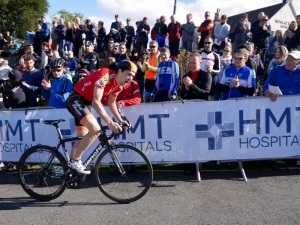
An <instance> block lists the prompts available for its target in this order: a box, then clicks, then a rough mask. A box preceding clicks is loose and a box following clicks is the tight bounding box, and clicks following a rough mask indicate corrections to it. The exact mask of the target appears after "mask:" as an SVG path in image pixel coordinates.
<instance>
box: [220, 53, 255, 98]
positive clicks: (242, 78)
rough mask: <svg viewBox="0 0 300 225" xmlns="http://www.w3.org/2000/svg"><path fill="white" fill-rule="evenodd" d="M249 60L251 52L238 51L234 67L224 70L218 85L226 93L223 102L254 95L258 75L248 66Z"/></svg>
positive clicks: (235, 54)
mask: <svg viewBox="0 0 300 225" xmlns="http://www.w3.org/2000/svg"><path fill="white" fill-rule="evenodd" d="M248 58H249V52H248V51H247V50H246V49H238V50H237V51H236V52H235V53H234V65H232V66H228V67H226V68H225V69H224V71H223V74H222V77H221V80H220V82H219V84H218V87H219V89H220V91H222V92H224V94H223V100H226V99H229V98H238V97H246V96H252V95H253V94H254V92H255V85H256V74H255V71H254V70H253V69H250V68H249V67H247V66H246V61H247V60H248Z"/></svg>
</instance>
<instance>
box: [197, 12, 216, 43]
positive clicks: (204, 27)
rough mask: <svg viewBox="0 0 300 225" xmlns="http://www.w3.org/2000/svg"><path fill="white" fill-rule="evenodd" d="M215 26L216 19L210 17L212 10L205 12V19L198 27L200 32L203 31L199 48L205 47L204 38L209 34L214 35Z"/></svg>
mask: <svg viewBox="0 0 300 225" xmlns="http://www.w3.org/2000/svg"><path fill="white" fill-rule="evenodd" d="M213 28H214V21H212V20H211V19H210V12H208V11H207V12H205V20H204V22H203V23H201V25H200V27H199V28H198V32H201V40H200V44H199V49H201V48H203V47H204V39H205V37H207V36H210V37H212V30H213Z"/></svg>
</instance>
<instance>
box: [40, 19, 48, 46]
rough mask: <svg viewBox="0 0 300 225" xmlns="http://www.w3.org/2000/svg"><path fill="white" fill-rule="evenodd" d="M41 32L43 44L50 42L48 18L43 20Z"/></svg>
mask: <svg viewBox="0 0 300 225" xmlns="http://www.w3.org/2000/svg"><path fill="white" fill-rule="evenodd" d="M41 23H42V26H41V30H40V39H41V43H42V42H49V39H50V25H49V24H48V23H47V22H46V18H45V17H42V18H41Z"/></svg>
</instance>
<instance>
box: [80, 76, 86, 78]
mask: <svg viewBox="0 0 300 225" xmlns="http://www.w3.org/2000/svg"><path fill="white" fill-rule="evenodd" d="M78 77H79V78H85V77H86V76H78Z"/></svg>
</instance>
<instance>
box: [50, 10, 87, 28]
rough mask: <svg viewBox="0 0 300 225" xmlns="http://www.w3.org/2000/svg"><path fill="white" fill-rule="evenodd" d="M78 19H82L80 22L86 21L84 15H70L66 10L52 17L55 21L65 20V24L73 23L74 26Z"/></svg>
mask: <svg viewBox="0 0 300 225" xmlns="http://www.w3.org/2000/svg"><path fill="white" fill-rule="evenodd" d="M76 17H79V18H80V21H83V22H84V21H85V18H84V15H83V14H81V13H70V12H68V11H67V10H65V9H62V10H60V11H58V12H57V13H56V14H55V15H52V16H51V18H52V19H55V20H57V21H58V20H59V18H63V19H64V21H65V23H67V22H71V23H72V24H74V23H75V20H76Z"/></svg>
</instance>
